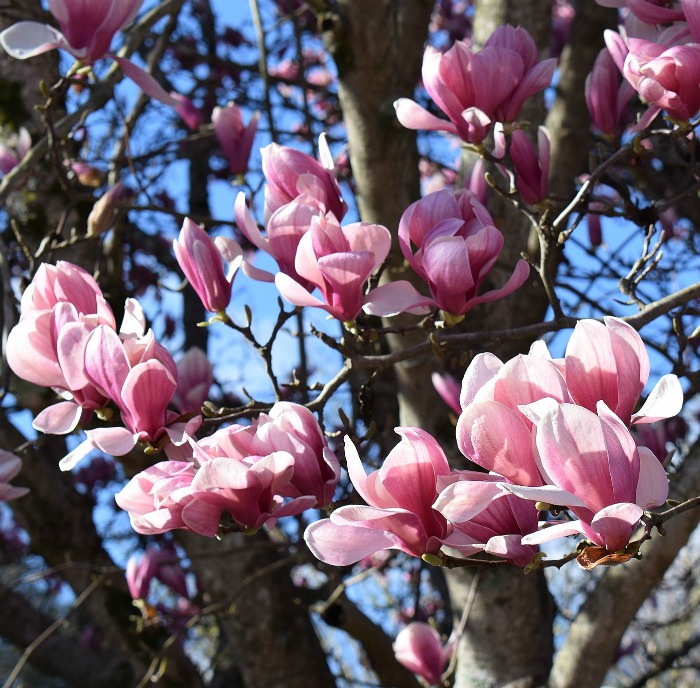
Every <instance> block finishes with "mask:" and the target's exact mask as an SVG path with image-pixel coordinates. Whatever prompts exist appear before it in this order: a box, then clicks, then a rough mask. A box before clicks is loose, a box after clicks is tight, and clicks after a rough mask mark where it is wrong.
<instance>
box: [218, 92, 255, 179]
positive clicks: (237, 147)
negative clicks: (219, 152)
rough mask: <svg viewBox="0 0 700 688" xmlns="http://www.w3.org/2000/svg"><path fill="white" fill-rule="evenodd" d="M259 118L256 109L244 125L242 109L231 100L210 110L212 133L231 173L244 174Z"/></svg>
mask: <svg viewBox="0 0 700 688" xmlns="http://www.w3.org/2000/svg"><path fill="white" fill-rule="evenodd" d="M259 119H260V113H259V112H257V111H256V112H254V113H253V116H252V117H251V118H250V121H249V122H248V124H246V125H245V126H244V125H243V117H242V111H241V109H240V108H239V107H238V106H237V105H236V104H235V103H234V102H233V101H231V102H229V104H228V105H226V107H223V108H222V107H215V108H214V111H213V112H212V115H211V121H212V124H213V125H214V133H215V134H216V138H217V140H218V141H219V145H220V146H221V148H222V149H223V151H224V155H225V156H226V159H227V160H228V166H229V170H230V171H231V174H233V175H241V174H245V173H246V172H247V170H248V159H249V158H250V151H251V148H252V147H253V139H254V138H255V132H256V131H257V128H258V120H259Z"/></svg>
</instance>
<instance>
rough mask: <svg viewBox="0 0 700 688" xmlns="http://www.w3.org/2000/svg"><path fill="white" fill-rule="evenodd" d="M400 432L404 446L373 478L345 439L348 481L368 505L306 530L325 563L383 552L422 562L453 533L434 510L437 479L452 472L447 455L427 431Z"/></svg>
mask: <svg viewBox="0 0 700 688" xmlns="http://www.w3.org/2000/svg"><path fill="white" fill-rule="evenodd" d="M396 431H397V432H398V433H399V434H400V435H401V438H402V439H401V442H400V443H399V444H398V445H397V446H396V447H395V448H394V449H392V451H391V452H390V453H389V455H388V456H387V458H386V460H385V461H384V462H383V463H382V467H381V468H380V469H379V470H378V471H375V472H374V473H371V474H370V475H369V476H368V475H366V474H365V469H364V468H363V466H362V462H361V460H360V457H359V454H358V453H357V449H356V448H355V445H354V444H353V443H352V441H351V440H350V438H348V437H346V438H345V457H346V459H347V466H348V473H349V475H350V480H351V481H352V484H353V486H354V487H355V490H357V493H358V494H359V496H360V497H361V498H362V499H363V500H364V501H365V502H366V504H367V505H368V506H343V507H340V508H339V509H336V510H335V511H333V512H332V513H331V516H330V518H329V519H323V520H321V521H316V522H315V523H312V524H311V525H310V526H309V527H308V528H307V529H306V533H305V534H304V539H305V540H306V543H307V544H308V546H309V549H310V550H311V551H312V552H313V554H314V555H315V556H316V557H318V558H319V559H320V560H321V561H325V562H326V563H327V564H333V565H335V566H347V565H349V564H354V563H356V562H358V561H360V560H361V559H363V558H364V557H366V556H369V555H370V554H373V553H374V552H377V551H379V550H383V549H400V550H402V551H404V552H407V553H408V554H410V555H412V556H414V557H421V556H422V555H423V554H434V553H436V552H437V551H438V550H439V549H440V547H441V546H442V544H443V542H444V541H445V539H446V538H447V537H448V535H449V534H450V528H449V526H448V524H447V521H446V520H445V518H444V517H443V516H442V515H441V514H439V513H438V512H437V511H435V510H434V509H433V506H432V505H433V502H434V501H435V499H436V497H437V488H436V483H437V480H438V478H439V477H440V476H446V475H448V474H449V472H450V467H449V465H448V463H447V459H446V458H445V454H444V452H443V451H442V449H441V448H440V445H439V444H438V443H437V442H436V441H435V439H434V438H433V437H431V436H430V435H429V434H428V433H427V432H425V431H423V430H420V429H418V428H397V430H396Z"/></svg>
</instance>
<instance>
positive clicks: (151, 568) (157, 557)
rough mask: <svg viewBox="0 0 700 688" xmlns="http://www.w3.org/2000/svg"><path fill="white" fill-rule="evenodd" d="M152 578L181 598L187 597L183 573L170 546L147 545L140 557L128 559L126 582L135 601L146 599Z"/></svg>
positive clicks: (176, 555) (174, 551) (175, 552)
mask: <svg viewBox="0 0 700 688" xmlns="http://www.w3.org/2000/svg"><path fill="white" fill-rule="evenodd" d="M154 578H155V579H156V580H159V581H160V582H161V583H163V584H164V585H167V586H168V587H169V588H170V589H171V590H174V591H175V592H176V593H178V594H179V595H181V596H182V597H188V591H187V580H186V577H185V572H184V570H183V569H182V566H181V565H180V562H179V558H178V554H177V551H176V550H175V547H174V546H173V545H172V544H166V545H164V546H161V547H155V546H154V545H149V546H148V547H146V551H145V552H144V553H143V555H141V556H140V557H137V556H136V555H132V556H131V557H129V561H127V563H126V582H127V585H128V586H129V592H130V593H131V596H132V597H133V598H134V599H135V600H136V599H144V598H146V597H148V592H149V590H150V588H151V581H152V580H153V579H154Z"/></svg>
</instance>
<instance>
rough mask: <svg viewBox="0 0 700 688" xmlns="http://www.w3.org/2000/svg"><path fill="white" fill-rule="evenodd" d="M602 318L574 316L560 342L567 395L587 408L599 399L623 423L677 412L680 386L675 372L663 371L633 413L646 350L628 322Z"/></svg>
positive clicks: (646, 365)
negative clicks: (571, 330)
mask: <svg viewBox="0 0 700 688" xmlns="http://www.w3.org/2000/svg"><path fill="white" fill-rule="evenodd" d="M604 320H605V324H603V323H599V322H597V321H595V320H581V321H579V322H578V323H577V325H576V327H575V328H574V333H573V335H572V336H571V339H570V340H569V343H568V345H567V347H566V355H565V357H564V361H563V363H564V367H563V371H564V373H565V376H566V385H567V388H568V390H569V393H570V394H571V398H572V400H573V401H574V402H575V403H576V404H579V405H580V406H583V407H584V408H587V409H588V410H589V411H595V409H596V407H597V404H598V402H599V401H604V402H605V404H606V405H607V406H608V407H609V408H610V409H612V411H613V412H614V413H615V414H616V415H617V416H618V418H620V419H621V420H622V422H623V423H625V424H626V425H630V424H631V423H632V424H636V423H652V422H654V421H656V420H661V419H662V418H670V417H671V416H675V415H676V414H678V413H679V412H680V410H681V407H682V406H683V389H682V388H681V385H680V383H679V381H678V378H677V377H676V376H675V375H664V376H663V377H662V378H661V379H660V380H659V382H658V383H657V385H656V386H655V387H654V389H653V390H652V391H651V393H650V394H649V397H648V398H647V401H646V403H645V404H644V406H642V408H640V409H639V410H638V411H637V412H636V413H634V409H635V407H636V405H637V402H638V401H639V397H640V396H641V394H642V390H643V389H644V386H645V384H646V382H647V380H648V378H649V370H650V363H649V355H648V354H647V351H646V348H645V346H644V342H643V341H642V338H641V337H640V336H639V334H638V333H637V331H636V330H635V329H634V328H633V327H630V326H629V325H628V324H627V323H625V322H624V321H623V320H619V319H618V318H610V317H607V318H605V319H604Z"/></svg>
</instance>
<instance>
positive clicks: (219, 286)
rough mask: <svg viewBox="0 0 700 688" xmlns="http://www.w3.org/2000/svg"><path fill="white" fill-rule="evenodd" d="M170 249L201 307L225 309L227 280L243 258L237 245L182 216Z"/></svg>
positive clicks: (216, 309)
mask: <svg viewBox="0 0 700 688" xmlns="http://www.w3.org/2000/svg"><path fill="white" fill-rule="evenodd" d="M173 249H174V251H175V258H177V262H178V264H179V265H180V268H181V269H182V271H183V272H184V273H185V277H187V279H188V281H189V283H190V284H191V285H192V288H193V289H194V290H195V291H196V292H197V296H199V298H200V299H201V301H202V303H203V304H204V307H205V308H206V309H207V310H208V311H212V312H213V313H218V312H220V311H225V310H226V308H227V306H228V304H229V301H230V300H231V286H232V284H231V283H232V281H233V278H234V277H235V276H236V271H237V270H238V267H239V266H240V264H241V261H242V260H243V251H242V250H241V248H240V246H238V244H237V243H236V242H235V241H233V239H227V238H225V237H217V238H216V239H212V238H211V237H210V236H209V235H208V234H207V233H206V232H205V231H204V230H203V229H202V228H201V227H199V226H197V225H196V224H195V223H194V222H192V220H190V219H189V218H185V221H184V223H183V224H182V229H181V230H180V236H179V237H178V238H177V239H176V240H175V241H174V242H173ZM224 260H226V262H227V263H228V271H227V272H224V265H223V261H224Z"/></svg>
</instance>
